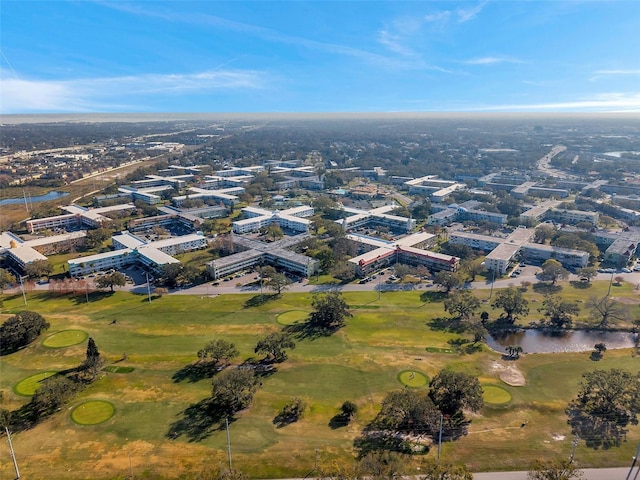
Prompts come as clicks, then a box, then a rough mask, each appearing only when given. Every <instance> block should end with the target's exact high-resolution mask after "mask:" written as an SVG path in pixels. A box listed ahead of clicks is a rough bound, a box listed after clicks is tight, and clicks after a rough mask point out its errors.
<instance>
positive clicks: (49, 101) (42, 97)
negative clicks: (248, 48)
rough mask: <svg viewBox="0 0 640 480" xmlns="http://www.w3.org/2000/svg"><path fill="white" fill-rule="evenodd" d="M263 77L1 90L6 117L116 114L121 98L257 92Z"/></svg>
mask: <svg viewBox="0 0 640 480" xmlns="http://www.w3.org/2000/svg"><path fill="white" fill-rule="evenodd" d="M263 76H264V75H263V74H261V73H260V72H254V71H221V70H209V71H205V72H198V73H193V74H168V75H160V74H145V75H139V76H123V77H103V78H82V79H72V80H24V79H5V80H3V82H2V86H1V89H0V100H1V102H2V107H1V109H2V113H5V114H6V113H18V112H24V111H48V112H85V111H96V110H97V109H103V110H104V109H107V110H114V108H119V107H121V106H117V105H113V104H112V103H111V102H110V100H111V99H117V98H121V97H124V98H126V97H136V98H140V97H143V96H149V95H151V96H153V95H181V94H186V93H207V92H216V91H221V90H229V89H252V90H253V89H258V88H261V86H262V83H263V81H264V80H263Z"/></svg>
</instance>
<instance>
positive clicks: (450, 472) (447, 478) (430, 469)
mask: <svg viewBox="0 0 640 480" xmlns="http://www.w3.org/2000/svg"><path fill="white" fill-rule="evenodd" d="M418 479H419V480H473V473H471V472H470V471H469V470H467V467H465V466H464V465H453V464H451V463H444V462H443V463H438V462H436V461H434V460H433V459H430V460H427V461H426V462H424V463H423V464H422V465H421V466H420V475H418Z"/></svg>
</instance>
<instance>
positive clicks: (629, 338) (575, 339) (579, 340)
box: [486, 330, 637, 353]
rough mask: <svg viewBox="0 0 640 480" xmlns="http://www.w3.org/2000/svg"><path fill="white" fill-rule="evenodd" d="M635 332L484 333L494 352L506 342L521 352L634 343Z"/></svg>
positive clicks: (577, 350)
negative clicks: (598, 344) (488, 334)
mask: <svg viewBox="0 0 640 480" xmlns="http://www.w3.org/2000/svg"><path fill="white" fill-rule="evenodd" d="M636 338H637V334H635V333H629V332H604V331H600V330H570V331H565V332H562V331H560V332H551V331H542V330H516V331H510V332H505V333H504V334H499V335H496V336H495V337H494V336H487V337H486V340H487V345H489V347H491V348H492V349H494V350H496V351H497V352H506V347H508V346H509V345H520V346H521V347H522V349H523V351H524V353H558V352H589V351H591V350H593V346H594V345H595V344H596V343H601V342H602V343H605V344H606V345H607V349H615V348H631V347H633V346H635V342H636Z"/></svg>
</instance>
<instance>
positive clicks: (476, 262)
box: [460, 258, 487, 282]
mask: <svg viewBox="0 0 640 480" xmlns="http://www.w3.org/2000/svg"><path fill="white" fill-rule="evenodd" d="M460 269H461V270H462V271H463V272H465V273H466V274H467V275H469V281H471V282H475V280H476V276H477V275H480V274H481V273H483V272H485V271H486V270H487V268H486V267H485V266H484V265H483V262H482V258H468V259H465V260H463V261H461V262H460Z"/></svg>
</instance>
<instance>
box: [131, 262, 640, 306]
mask: <svg viewBox="0 0 640 480" xmlns="http://www.w3.org/2000/svg"><path fill="white" fill-rule="evenodd" d="M522 271H523V273H522V274H521V275H520V276H518V277H516V278H511V277H508V278H501V279H499V280H496V281H495V282H493V288H508V287H512V286H520V285H521V283H522V282H523V281H527V282H531V283H532V284H535V283H537V282H539V279H538V278H537V277H536V273H538V272H539V271H540V268H538V267H532V266H529V267H523V268H522ZM618 276H620V277H622V278H624V281H625V282H627V283H631V284H632V285H638V284H640V272H633V273H615V274H613V275H612V274H610V273H599V274H598V276H597V277H596V279H595V280H600V281H608V282H612V280H613V278H615V277H618ZM252 281H253V277H252V276H251V275H248V276H246V278H239V279H237V280H232V281H230V282H220V285H217V286H214V285H212V284H211V283H210V282H208V283H203V284H202V285H196V286H194V287H191V288H183V289H178V290H175V291H172V292H171V294H175V295H201V296H202V295H228V294H238V293H254V294H255V293H259V292H260V287H259V286H258V285H256V284H254V283H248V282H252ZM569 281H579V278H578V276H577V275H573V274H572V275H570V276H569ZM384 282H385V277H378V279H377V281H376V280H373V281H371V282H369V283H365V284H359V283H349V284H346V285H327V284H324V285H314V284H309V283H308V282H307V281H306V279H303V280H302V282H301V283H300V282H299V283H293V284H291V285H290V286H289V288H288V289H287V291H288V292H310V293H317V292H326V291H330V290H335V289H337V290H340V291H342V292H365V291H378V290H379V291H381V292H390V291H421V290H422V291H437V290H438V289H439V287H438V286H436V285H433V283H431V282H426V283H419V284H416V285H412V284H397V283H392V284H386V283H384ZM226 283H228V284H229V285H227V284H226ZM236 283H244V285H242V286H236ZM491 283H492V282H491V281H484V280H483V281H478V282H472V283H470V284H468V287H469V288H471V289H473V290H483V289H484V290H491V288H492V285H491ZM614 285H615V283H614ZM122 288H123V289H124V288H126V287H122ZM131 288H132V287H129V289H131ZM613 288H615V287H613ZM135 289H137V291H146V290H145V289H146V285H137V286H136V287H135ZM613 291H615V290H613ZM264 292H265V293H272V292H271V291H269V290H266V289H265V290H264ZM638 298H639V300H640V291H639V292H638Z"/></svg>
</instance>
